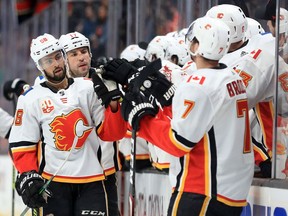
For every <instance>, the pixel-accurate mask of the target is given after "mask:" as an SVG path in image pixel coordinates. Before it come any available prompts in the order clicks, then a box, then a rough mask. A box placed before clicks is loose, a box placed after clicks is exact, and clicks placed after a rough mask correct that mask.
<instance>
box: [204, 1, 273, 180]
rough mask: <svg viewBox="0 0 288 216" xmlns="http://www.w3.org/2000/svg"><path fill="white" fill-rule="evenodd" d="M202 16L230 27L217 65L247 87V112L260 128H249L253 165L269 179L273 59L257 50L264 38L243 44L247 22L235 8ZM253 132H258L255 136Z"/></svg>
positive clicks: (225, 6)
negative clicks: (224, 52)
mask: <svg viewBox="0 0 288 216" xmlns="http://www.w3.org/2000/svg"><path fill="white" fill-rule="evenodd" d="M219 14H220V15H221V16H220V15H219ZM206 15H207V16H209V17H211V18H215V19H219V20H221V21H223V22H224V23H225V24H227V25H228V26H229V27H230V30H231V35H232V39H231V43H232V44H231V46H230V48H229V51H228V54H227V55H225V56H224V57H223V58H222V59H220V62H221V63H224V64H226V65H227V66H228V67H232V68H234V70H235V71H236V72H238V73H240V76H241V77H242V78H243V80H244V83H245V85H246V86H247V96H248V99H249V100H248V105H249V109H251V108H253V109H254V111H255V112H256V114H257V115H256V117H257V121H256V122H257V124H260V126H259V125H257V126H256V124H253V125H255V129H254V128H251V129H252V136H253V138H252V141H253V144H254V153H255V163H256V165H257V166H259V167H260V169H261V173H262V175H263V177H271V156H272V153H271V150H272V142H273V133H272V132H273V118H274V117H273V110H271V109H272V108H273V104H272V100H271V98H272V97H273V94H274V89H275V85H274V78H275V70H274V61H273V59H274V58H273V55H272V54H271V53H269V52H267V51H265V50H262V49H260V48H261V47H259V40H266V39H263V38H264V36H263V38H262V36H261V35H260V34H259V35H255V37H252V38H250V39H249V40H246V41H245V32H246V29H247V20H246V16H245V14H244V12H243V11H242V10H241V9H240V8H239V7H238V6H235V5H229V4H223V5H218V6H214V7H212V8H211V9H209V10H208V11H207V13H206ZM265 37H266V36H265ZM273 71H274V72H273ZM264 101H265V102H264ZM264 122H265V123H264ZM257 129H261V131H260V132H258V131H257ZM254 133H255V136H254ZM259 133H262V134H263V136H262V139H256V137H259Z"/></svg>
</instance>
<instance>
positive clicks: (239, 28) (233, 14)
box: [206, 4, 247, 43]
mask: <svg viewBox="0 0 288 216" xmlns="http://www.w3.org/2000/svg"><path fill="white" fill-rule="evenodd" d="M206 16H208V17H211V18H216V19H219V20H222V21H223V22H225V23H226V25H228V27H229V28H230V34H231V39H230V41H231V43H235V42H238V41H241V40H243V39H244V36H245V31H246V29H247V20H246V16H245V14H244V12H243V11H242V9H241V8H240V7H238V6H235V5H230V4H222V5H217V6H214V7H212V8H210V9H209V10H208V11H207V13H206Z"/></svg>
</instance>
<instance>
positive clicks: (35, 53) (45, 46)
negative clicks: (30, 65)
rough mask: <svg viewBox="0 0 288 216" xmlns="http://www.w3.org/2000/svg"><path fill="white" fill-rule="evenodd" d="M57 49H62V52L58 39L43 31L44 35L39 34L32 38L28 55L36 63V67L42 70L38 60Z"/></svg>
mask: <svg viewBox="0 0 288 216" xmlns="http://www.w3.org/2000/svg"><path fill="white" fill-rule="evenodd" d="M58 50H62V52H64V50H63V47H62V46H61V45H60V43H59V40H58V39H56V38H55V37H54V36H53V35H51V34H47V33H45V34H44V35H40V36H38V37H37V38H35V39H33V40H32V42H31V46H30V56H31V58H32V59H33V61H34V63H35V64H36V67H37V68H38V69H39V70H40V71H41V72H43V68H42V67H41V66H40V64H39V60H40V59H42V58H43V57H45V56H47V55H49V54H51V53H54V52H56V51H58Z"/></svg>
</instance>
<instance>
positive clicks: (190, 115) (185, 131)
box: [139, 85, 213, 157]
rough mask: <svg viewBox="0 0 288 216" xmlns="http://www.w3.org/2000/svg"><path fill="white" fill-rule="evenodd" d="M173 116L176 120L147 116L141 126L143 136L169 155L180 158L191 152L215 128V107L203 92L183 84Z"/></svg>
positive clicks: (163, 116)
mask: <svg viewBox="0 0 288 216" xmlns="http://www.w3.org/2000/svg"><path fill="white" fill-rule="evenodd" d="M203 110H205V111H207V114H206V113H205V112H203ZM159 112H162V111H161V110H160V111H159ZM203 113H205V114H204V115H203ZM172 115H173V118H172V120H170V119H169V118H168V116H166V115H164V114H161V113H160V114H158V115H157V117H155V118H153V117H151V116H146V117H144V118H143V119H142V121H141V123H140V130H139V136H141V137H143V138H144V139H146V140H147V141H149V142H150V143H152V144H154V145H156V146H158V147H159V148H161V149H162V150H164V151H166V152H167V153H169V154H171V155H174V156H178V157H180V156H183V155H185V154H187V153H188V152H189V151H191V149H192V148H193V147H194V146H195V145H196V144H197V142H199V141H200V140H201V138H202V137H203V136H204V134H205V132H206V131H207V130H208V129H209V127H211V125H212V116H213V107H212V105H211V102H210V100H209V97H208V96H207V95H206V94H205V93H204V92H203V91H202V90H200V89H197V88H194V87H191V86H190V85H182V86H181V87H179V88H178V89H177V90H176V93H175V96H174V98H173V103H172Z"/></svg>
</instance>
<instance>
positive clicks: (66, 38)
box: [59, 31, 92, 56]
mask: <svg viewBox="0 0 288 216" xmlns="http://www.w3.org/2000/svg"><path fill="white" fill-rule="evenodd" d="M59 42H60V44H61V45H62V46H63V48H64V50H65V52H66V53H67V52H69V51H71V50H73V49H77V48H80V47H88V50H89V53H90V55H91V56H92V53H91V48H90V42H89V39H88V38H87V37H85V36H84V35H83V34H81V33H79V32H76V31H75V32H71V33H68V34H64V35H61V37H60V38H59Z"/></svg>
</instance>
